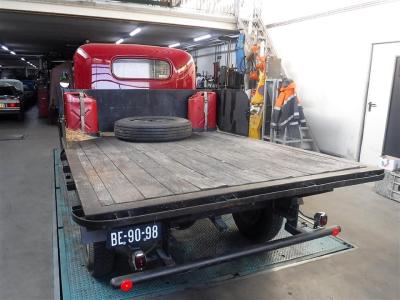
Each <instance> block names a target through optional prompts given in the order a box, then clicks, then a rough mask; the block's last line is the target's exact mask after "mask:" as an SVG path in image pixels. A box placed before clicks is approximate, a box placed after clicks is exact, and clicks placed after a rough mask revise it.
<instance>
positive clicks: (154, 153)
mask: <svg viewBox="0 0 400 300" xmlns="http://www.w3.org/2000/svg"><path fill="white" fill-rule="evenodd" d="M132 145H133V147H135V148H136V149H137V150H138V151H140V152H142V153H143V154H146V155H147V156H148V157H150V158H151V159H153V160H154V161H155V162H156V163H158V164H159V165H160V166H163V167H164V168H166V169H168V170H169V171H170V172H171V174H174V176H177V177H179V178H182V179H184V180H185V181H188V182H190V183H191V184H193V185H195V186H197V187H198V188H199V189H202V190H204V189H210V188H218V187H223V186H226V184H224V183H223V182H219V181H218V180H215V179H210V178H208V177H206V176H203V175H202V174H200V173H198V172H196V171H194V170H192V169H190V168H188V167H186V166H184V165H182V164H181V163H179V162H177V161H175V160H172V159H171V158H170V157H168V156H167V155H165V154H164V153H162V152H160V151H158V150H156V148H155V147H154V146H153V145H149V144H136V143H135V144H132Z"/></svg>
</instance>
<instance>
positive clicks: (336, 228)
mask: <svg viewBox="0 0 400 300" xmlns="http://www.w3.org/2000/svg"><path fill="white" fill-rule="evenodd" d="M341 231H342V229H341V228H340V226H338V227H335V228H333V229H332V235H333V236H338V235H339V233H340V232H341Z"/></svg>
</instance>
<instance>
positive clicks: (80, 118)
mask: <svg viewBox="0 0 400 300" xmlns="http://www.w3.org/2000/svg"><path fill="white" fill-rule="evenodd" d="M81 112H82V113H81ZM64 116H65V124H66V127H67V128H69V129H72V130H81V131H83V132H85V133H88V134H97V133H98V132H99V123H98V116H97V102H96V100H95V99H94V98H92V97H89V96H88V95H86V94H84V93H79V92H67V93H64ZM82 124H84V126H82Z"/></svg>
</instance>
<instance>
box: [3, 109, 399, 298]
mask: <svg viewBox="0 0 400 300" xmlns="http://www.w3.org/2000/svg"><path fill="white" fill-rule="evenodd" d="M21 133H22V134H24V135H25V139H24V140H14V141H0V183H1V184H0V299H1V300H3V299H4V300H8V299H16V300H19V299H41V300H45V299H51V298H52V295H53V291H52V284H53V283H52V278H53V274H52V272H53V266H52V240H51V224H52V211H51V210H52V200H53V199H52V197H53V194H52V176H53V174H52V152H51V149H52V148H54V147H56V146H57V143H58V140H57V131H56V128H55V127H52V126H49V125H47V123H46V122H45V121H42V120H38V119H37V111H36V109H35V108H33V109H31V110H30V111H29V113H28V114H27V118H26V120H25V121H24V122H23V123H20V122H17V121H14V120H13V119H12V118H7V119H3V118H0V136H3V135H10V134H21ZM305 203H306V204H305V207H304V208H303V209H304V211H305V212H309V213H312V212H314V211H318V210H324V211H326V212H327V213H328V215H329V217H330V221H331V223H332V224H333V223H336V224H340V225H342V227H343V233H342V235H341V236H342V238H344V239H345V240H348V241H349V242H351V243H353V244H355V245H356V246H358V247H359V248H358V249H355V250H354V251H350V252H347V253H344V254H339V255H334V256H332V257H329V258H325V259H322V260H319V261H314V262H311V263H307V264H302V265H298V266H294V267H290V268H286V269H283V270H279V271H276V272H267V273H263V274H257V275H254V276H250V277H247V278H244V279H240V280H233V281H230V282H226V283H223V284H218V285H215V286H211V287H207V288H195V289H191V290H188V291H186V292H183V293H179V294H173V295H171V296H169V297H167V298H166V297H165V296H164V297H163V299H171V300H172V299H174V300H176V299H191V300H195V299H201V300H203V299H217V298H218V299H266V298H268V299H290V298H293V299H314V298H322V299H400V238H399V228H400V204H399V203H396V202H393V201H390V200H387V199H385V198H382V197H380V196H378V195H377V194H375V193H374V192H373V191H372V185H363V186H355V187H350V188H344V189H340V190H337V191H335V192H333V193H330V194H325V195H319V196H314V197H309V198H306V199H305Z"/></svg>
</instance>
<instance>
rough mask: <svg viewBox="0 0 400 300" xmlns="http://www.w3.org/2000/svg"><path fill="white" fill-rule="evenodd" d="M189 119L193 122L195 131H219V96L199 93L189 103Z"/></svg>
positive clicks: (213, 93) (212, 93) (210, 93)
mask: <svg viewBox="0 0 400 300" xmlns="http://www.w3.org/2000/svg"><path fill="white" fill-rule="evenodd" d="M206 116H207V117H206ZM188 119H189V121H190V122H192V128H193V131H211V130H217V94H216V93H215V92H197V93H196V94H194V95H193V96H191V97H190V98H189V101H188Z"/></svg>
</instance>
